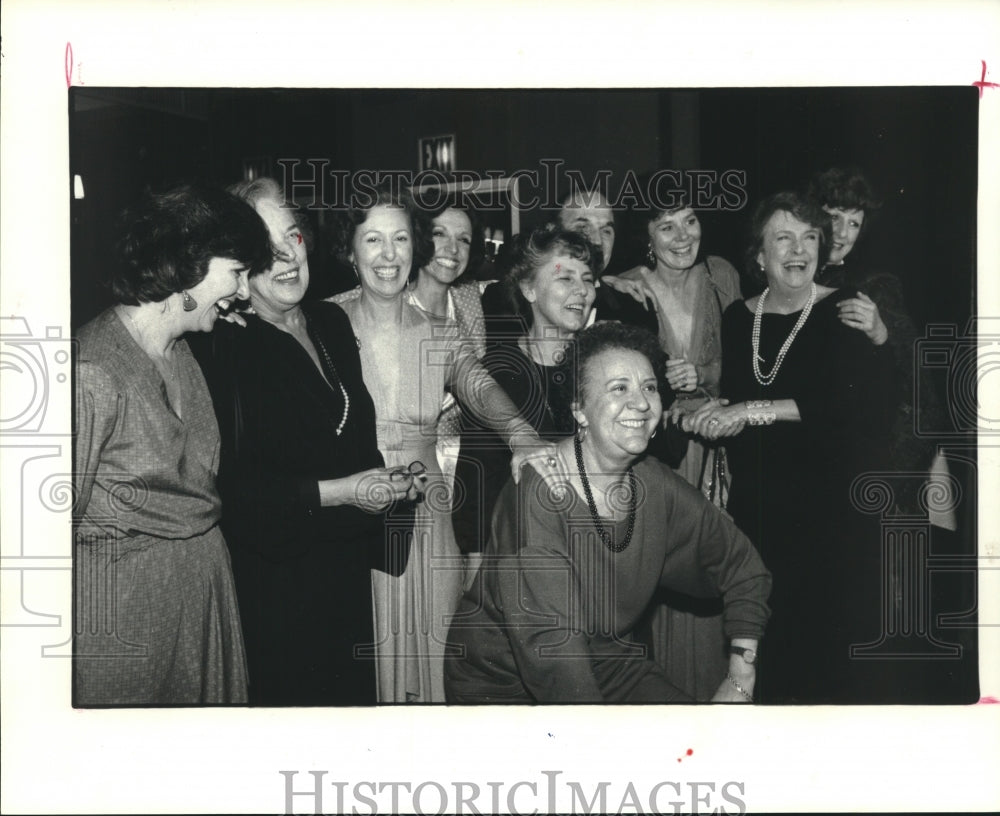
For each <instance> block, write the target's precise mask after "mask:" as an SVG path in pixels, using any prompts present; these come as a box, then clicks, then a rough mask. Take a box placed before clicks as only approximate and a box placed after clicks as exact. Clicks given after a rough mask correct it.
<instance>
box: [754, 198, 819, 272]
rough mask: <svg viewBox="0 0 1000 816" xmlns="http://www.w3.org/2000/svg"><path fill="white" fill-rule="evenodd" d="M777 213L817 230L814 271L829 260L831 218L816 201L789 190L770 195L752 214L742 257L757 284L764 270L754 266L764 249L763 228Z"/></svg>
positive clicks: (756, 265) (817, 270)
mask: <svg viewBox="0 0 1000 816" xmlns="http://www.w3.org/2000/svg"><path fill="white" fill-rule="evenodd" d="M778 212H787V213H789V214H790V215H793V216H794V217H795V218H797V219H798V220H799V221H801V222H803V223H804V224H808V225H809V226H810V227H814V228H816V229H818V230H819V231H820V247H819V259H818V263H817V265H816V272H817V273H818V272H819V270H820V269H822V268H823V266H824V264H826V261H827V259H828V258H829V257H830V243H831V241H832V239H833V227H832V225H831V222H830V215H829V213H827V212H826V211H825V210H824V209H823V208H822V207H821V206H820V205H819V204H818V203H817V202H816V201H815V200H813V199H810V198H807V197H806V196H803V195H800V194H799V193H796V192H791V191H788V190H785V191H782V192H780V193H774V194H772V195H769V196H768V197H767V198H765V199H764V200H763V201H761V202H760V204H758V205H757V208H756V209H755V210H754V212H753V216H752V217H751V219H750V235H749V239H748V240H747V249H746V254H745V256H744V261H745V264H746V270H747V274H749V275H750V277H752V278H753V279H754V280H755V281H757V282H758V283H764V282H765V281H766V277H765V275H764V271H763V270H762V269H761V268H760V266H759V265H758V264H757V255H758V254H759V253H760V251H761V249H762V248H763V246H764V229H765V228H766V227H767V222H768V221H770V220H771V216H773V215H774V214H775V213H778Z"/></svg>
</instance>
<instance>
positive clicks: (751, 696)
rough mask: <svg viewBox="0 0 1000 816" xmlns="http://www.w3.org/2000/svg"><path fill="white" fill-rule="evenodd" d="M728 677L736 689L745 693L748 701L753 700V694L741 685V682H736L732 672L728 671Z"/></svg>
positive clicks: (744, 695)
mask: <svg viewBox="0 0 1000 816" xmlns="http://www.w3.org/2000/svg"><path fill="white" fill-rule="evenodd" d="M726 679H727V680H728V681H729V683H730V685H732V687H733V688H734V689H736V690H737V691H738V692H739V693H740V694H742V695H743V697H744V698H745V699H746V701H747V702H748V703H752V702H753V695H752V694H750V693H749V692H747V690H746V689H745V688H743V686H741V685H740V684H739V683H737V682H736V680H734V679H733V673H732V672H726Z"/></svg>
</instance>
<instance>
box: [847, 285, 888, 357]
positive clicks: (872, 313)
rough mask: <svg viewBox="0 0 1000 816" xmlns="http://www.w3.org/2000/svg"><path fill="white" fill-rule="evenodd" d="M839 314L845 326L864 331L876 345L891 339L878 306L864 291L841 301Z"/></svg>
mask: <svg viewBox="0 0 1000 816" xmlns="http://www.w3.org/2000/svg"><path fill="white" fill-rule="evenodd" d="M837 316H838V317H839V318H840V322H841V323H843V324H844V325H845V326H850V327H851V328H852V329H857V330H858V331H862V332H864V333H865V336H866V337H867V338H868V339H869V340H871V341H872V343H873V344H874V345H876V346H881V345H882V344H883V343H884V342H885V341H886V340H888V339H889V330H888V329H887V328H886V326H885V323H883V322H882V316H881V315H880V314H879V312H878V306H876V305H875V301H874V300H872V299H871V298H870V297H868V295H866V294H865V293H864V292H858V296H857V297H856V298H846V299H845V300H842V301H840V302H839V303H838V304H837Z"/></svg>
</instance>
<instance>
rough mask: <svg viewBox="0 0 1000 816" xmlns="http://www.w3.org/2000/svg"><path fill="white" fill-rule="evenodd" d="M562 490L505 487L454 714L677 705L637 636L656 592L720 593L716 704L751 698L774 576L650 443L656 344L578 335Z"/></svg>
mask: <svg viewBox="0 0 1000 816" xmlns="http://www.w3.org/2000/svg"><path fill="white" fill-rule="evenodd" d="M573 348H574V355H575V363H574V364H575V366H576V369H577V371H578V373H579V376H578V379H577V380H576V388H575V395H574V397H573V399H572V414H573V419H574V420H575V422H576V425H577V429H578V430H577V433H576V435H575V436H572V437H569V438H565V439H563V440H561V441H560V442H559V443H558V444H557V446H556V447H557V451H558V455H559V457H560V458H561V459H562V460H563V467H564V469H565V471H566V472H567V473H569V479H568V483H565V484H563V485H560V487H559V489H557V490H555V491H553V490H552V489H551V488H550V486H549V485H546V484H545V483H544V482H543V481H542V480H541V479H539V478H537V477H536V476H535V474H534V473H531V472H528V473H527V475H526V476H525V478H523V479H522V480H521V482H520V484H517V485H515V484H514V483H513V482H511V481H508V482H507V485H506V486H505V487H504V489H503V491H502V492H501V494H500V497H499V499H498V501H497V505H496V511H495V512H494V514H493V520H492V524H491V528H490V540H489V544H488V545H487V548H486V552H485V556H484V559H483V565H482V567H481V569H480V571H479V573H478V574H477V577H476V580H475V582H474V583H473V585H472V587H471V588H470V590H469V591H468V592H467V593H466V594H465V596H464V597H463V599H462V603H461V605H460V606H459V609H458V614H457V615H456V616H455V619H454V622H453V623H452V626H451V631H450V633H449V641H450V643H452V644H453V645H454V647H455V650H456V654H457V655H458V657H456V659H454V660H449V661H448V663H447V667H446V671H447V674H446V689H447V692H448V702H450V703H533V702H534V703H610V702H635V703H639V702H644V703H669V702H686V701H689V700H690V699H691V698H690V697H689V696H688V695H687V694H685V693H684V692H683V691H682V690H681V689H679V688H677V687H676V685H675V684H673V683H671V682H670V680H669V679H668V677H667V675H666V674H665V673H664V671H663V669H662V668H661V667H660V666H658V665H657V664H656V663H654V662H653V661H652V660H650V659H649V658H648V657H647V656H646V649H645V648H644V647H643V646H642V645H641V644H640V643H638V642H637V641H636V640H635V638H634V637H633V630H634V628H635V626H636V624H637V622H638V621H639V619H640V618H641V617H642V615H643V613H644V612H645V611H646V608H647V607H648V605H649V603H650V601H651V600H652V598H653V595H654V592H655V591H656V589H657V588H658V587H669V588H671V589H675V590H678V591H681V592H685V593H689V594H693V595H700V596H721V597H722V599H723V606H724V610H725V611H724V620H725V631H726V636H727V638H728V639H729V641H730V650H729V651H730V655H729V663H728V672H724V673H723V677H721V678H720V682H719V684H718V685H717V687H716V689H715V691H714V693H713V695H712V699H713V700H714V701H718V702H734V703H747V702H751V701H752V700H753V694H754V682H755V674H756V672H755V656H756V651H757V644H758V641H759V639H760V638H761V637H762V635H763V634H764V625H765V623H766V621H767V617H768V608H767V597H768V591H769V589H770V576H769V575H768V572H767V569H765V567H764V564H763V563H762V562H761V559H760V556H759V555H758V554H757V552H756V550H754V548H753V546H752V545H751V544H750V541H749V540H748V539H747V537H746V536H745V535H744V534H743V533H741V532H740V531H739V530H738V529H737V528H736V527H735V525H733V523H732V522H731V521H729V519H727V518H726V517H725V516H724V515H723V514H722V513H720V512H719V511H718V509H717V508H715V507H714V506H713V505H712V504H710V503H709V502H708V501H707V500H706V499H705V497H704V496H702V495H701V493H699V492H698V491H697V490H696V489H695V488H693V487H692V486H690V485H688V484H687V483H685V482H684V480H683V479H681V478H680V477H679V476H677V475H676V474H674V473H673V471H671V470H670V468H668V467H667V466H666V465H664V464H662V463H661V462H660V461H659V460H657V459H656V458H655V457H652V456H647V455H645V454H646V446H647V444H648V443H649V439H650V436H651V435H652V434H653V433H654V432H655V431H656V429H657V427H658V426H659V425H660V423H661V419H662V411H663V408H662V404H661V402H660V393H659V385H658V383H659V381H660V375H658V374H657V373H656V372H657V371H659V370H660V369H662V366H663V360H662V353H661V352H660V349H659V346H658V344H657V341H656V338H655V337H653V335H652V334H650V333H649V332H647V331H644V330H642V329H638V328H634V327H631V326H624V325H622V324H619V323H600V324H597V325H595V326H592V327H591V328H589V329H585V330H584V331H581V332H580V333H579V334H578V335H577V336H576V342H575V343H574V347H573Z"/></svg>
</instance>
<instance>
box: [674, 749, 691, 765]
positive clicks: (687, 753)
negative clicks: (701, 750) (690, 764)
mask: <svg viewBox="0 0 1000 816" xmlns="http://www.w3.org/2000/svg"><path fill="white" fill-rule="evenodd" d="M693 755H694V751H692V750H691V749H690V748H688V749H687V751H686V752H685V753H684V756H693ZM683 759H684V757H677V761H678V762H681V761H682V760H683Z"/></svg>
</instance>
